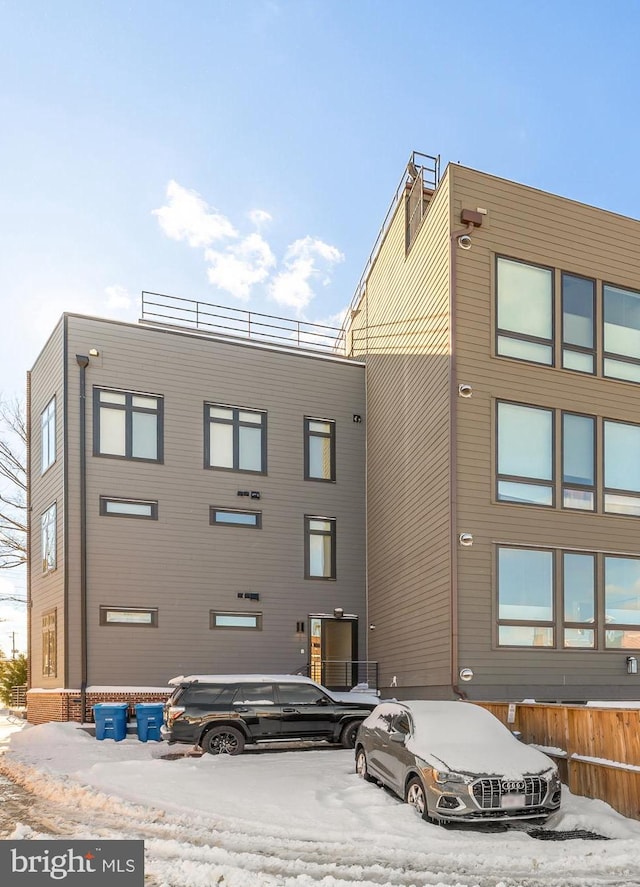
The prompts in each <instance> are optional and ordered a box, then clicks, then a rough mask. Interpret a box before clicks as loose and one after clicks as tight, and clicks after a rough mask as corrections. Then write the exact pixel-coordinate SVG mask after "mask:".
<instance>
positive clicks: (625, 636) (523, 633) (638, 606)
mask: <svg viewBox="0 0 640 887" xmlns="http://www.w3.org/2000/svg"><path fill="white" fill-rule="evenodd" d="M497 588H498V646H510V647H547V648H551V647H555V648H559V649H566V650H573V649H588V650H595V649H599V650H606V649H617V648H623V649H640V557H628V556H626V555H616V554H603V553H601V552H590V551H560V550H559V551H552V550H549V549H529V548H524V547H515V546H498V549H497ZM556 600H557V602H558V613H557V615H554V614H555V613H556V608H555V601H556ZM603 616H604V619H603V618H602V617H603Z"/></svg>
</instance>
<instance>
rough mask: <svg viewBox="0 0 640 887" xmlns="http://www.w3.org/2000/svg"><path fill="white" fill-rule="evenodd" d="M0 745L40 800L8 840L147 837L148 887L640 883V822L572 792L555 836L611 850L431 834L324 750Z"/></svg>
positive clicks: (30, 730)
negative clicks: (580, 835) (574, 833)
mask: <svg viewBox="0 0 640 887" xmlns="http://www.w3.org/2000/svg"><path fill="white" fill-rule="evenodd" d="M3 748H4V749H5V753H4V755H3V756H2V757H1V758H0V771H1V772H3V773H5V774H6V775H9V776H10V777H11V778H12V779H13V780H15V781H16V782H17V783H18V784H20V785H22V786H23V787H25V788H26V789H27V790H28V791H30V792H32V793H33V796H34V798H33V807H34V817H35V819H34V821H35V822H36V823H40V825H39V826H38V827H34V825H33V823H32V824H31V825H28V824H25V823H19V824H18V825H17V826H16V828H15V830H14V831H13V833H12V834H7V835H5V836H4V837H6V838H33V839H39V838H49V837H52V836H65V837H67V836H68V837H75V838H85V839H95V838H102V839H105V838H123V837H128V838H143V839H144V841H145V851H146V871H147V883H148V884H149V885H163V887H205V885H206V887H209V885H214V884H215V885H224V887H263V885H264V887H275V885H279V887H312V885H313V887H347V885H350V887H353V885H355V884H358V885H362V887H383V885H398V887H400V885H402V887H410V885H416V887H418V885H429V887H598V885H610V887H611V885H615V887H639V885H640V822H636V821H633V820H629V819H625V818H624V817H622V816H620V815H618V814H617V813H615V811H613V810H612V809H611V808H610V807H608V806H607V805H606V804H603V803H602V802H600V801H593V800H588V799H586V798H579V797H575V796H572V795H570V794H569V793H568V792H567V791H565V796H564V800H563V804H562V808H561V811H560V813H559V814H558V815H557V818H556V820H555V821H554V823H553V828H554V829H557V830H574V829H588V830H589V831H591V832H595V833H598V834H600V835H603V836H606V837H608V838H610V839H611V840H607V841H596V840H577V839H576V840H569V841H561V842H554V841H540V840H536V839H534V838H532V837H530V836H529V835H528V834H527V833H526V831H524V830H523V829H510V830H508V831H506V832H483V831H482V830H480V829H477V828H476V829H473V830H471V829H466V830H459V829H455V830H450V829H445V828H441V827H438V826H435V825H431V824H429V823H425V822H423V821H422V820H420V819H419V817H418V816H417V814H416V813H415V812H414V811H413V810H412V809H411V808H409V807H407V806H406V805H405V804H402V803H401V802H400V801H398V800H397V799H396V798H394V797H393V796H392V795H390V794H389V793H387V792H386V791H384V790H383V789H380V788H377V787H376V786H374V785H371V784H369V783H366V782H363V781H362V780H361V779H359V778H358V777H357V776H356V775H355V773H354V762H353V753H352V752H350V751H345V750H343V749H339V748H331V747H328V746H327V747H324V746H321V745H320V746H318V745H317V746H315V747H313V748H303V749H297V750H265V749H264V748H263V749H260V750H259V751H248V752H247V753H245V754H244V755H241V756H239V757H234V758H231V757H226V756H221V757H211V756H208V755H205V756H203V757H200V758H198V757H188V756H185V757H180V758H177V759H175V758H174V759H167V758H166V757H164V756H166V755H168V754H171V755H172V756H173V755H174V754H175V753H176V752H178V753H180V752H183V753H184V752H185V751H188V749H187V747H185V746H167V745H166V744H165V743H155V742H149V743H142V742H139V741H138V740H137V739H136V738H134V737H127V739H125V740H124V741H123V742H118V743H116V742H114V741H113V740H105V741H102V742H99V741H97V740H95V739H94V738H93V737H91V736H90V735H88V734H87V733H86V732H84V731H82V730H81V729H79V728H78V727H77V726H76V725H73V724H44V725H41V726H37V727H31V726H24V725H19V724H9V723H8V722H7V721H6V719H2V718H1V717H0V749H3Z"/></svg>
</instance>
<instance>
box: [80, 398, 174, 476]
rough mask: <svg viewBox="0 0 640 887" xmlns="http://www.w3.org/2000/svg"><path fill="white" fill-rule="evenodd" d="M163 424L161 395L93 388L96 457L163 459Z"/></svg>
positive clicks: (150, 460) (94, 450)
mask: <svg viewBox="0 0 640 887" xmlns="http://www.w3.org/2000/svg"><path fill="white" fill-rule="evenodd" d="M162 425H163V398H162V397H159V396H156V395H152V394H137V393H134V392H131V391H113V390H110V389H103V388H94V392H93V454H94V456H112V457H114V458H119V459H139V460H141V461H144V462H162V460H163V444H162Z"/></svg>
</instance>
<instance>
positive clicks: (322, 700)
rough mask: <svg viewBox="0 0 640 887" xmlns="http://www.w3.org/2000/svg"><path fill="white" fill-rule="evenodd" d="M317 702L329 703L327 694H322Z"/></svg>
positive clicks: (320, 703) (319, 703)
mask: <svg viewBox="0 0 640 887" xmlns="http://www.w3.org/2000/svg"><path fill="white" fill-rule="evenodd" d="M317 704H318V705H329V700H328V699H327V697H326V696H321V697H320V699H318V703H317Z"/></svg>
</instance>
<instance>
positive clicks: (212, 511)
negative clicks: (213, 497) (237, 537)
mask: <svg viewBox="0 0 640 887" xmlns="http://www.w3.org/2000/svg"><path fill="white" fill-rule="evenodd" d="M220 512H222V513H223V514H250V515H252V516H253V517H255V519H256V522H255V524H247V523H243V522H242V521H237V522H234V521H219V520H216V515H217V514H218V513H220ZM209 524H210V525H211V526H212V527H241V528H242V529H244V530H261V529H262V512H261V511H253V510H252V509H249V508H227V507H226V506H222V505H210V506H209Z"/></svg>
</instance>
